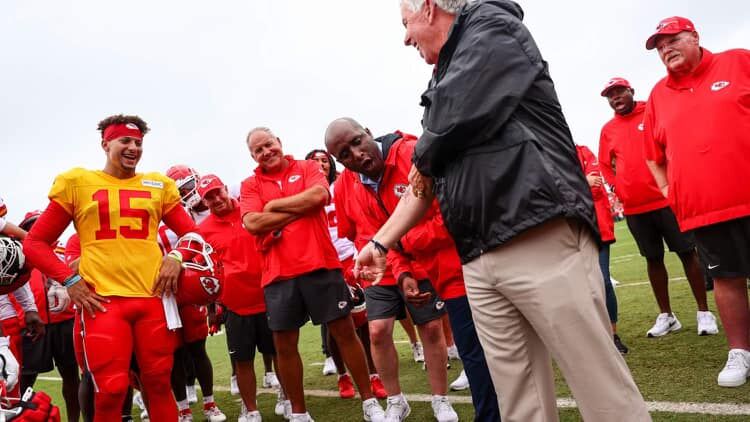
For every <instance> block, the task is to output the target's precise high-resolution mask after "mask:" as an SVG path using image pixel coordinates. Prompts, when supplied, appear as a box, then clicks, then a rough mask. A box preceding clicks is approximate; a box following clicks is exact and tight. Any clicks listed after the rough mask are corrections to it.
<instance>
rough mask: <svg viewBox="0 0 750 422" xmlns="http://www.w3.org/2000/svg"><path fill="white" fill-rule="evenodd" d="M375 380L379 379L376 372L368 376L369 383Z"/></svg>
mask: <svg viewBox="0 0 750 422" xmlns="http://www.w3.org/2000/svg"><path fill="white" fill-rule="evenodd" d="M375 378H380V375H378V373H377V372H375V373H374V374H370V381H372V380H373V379H375Z"/></svg>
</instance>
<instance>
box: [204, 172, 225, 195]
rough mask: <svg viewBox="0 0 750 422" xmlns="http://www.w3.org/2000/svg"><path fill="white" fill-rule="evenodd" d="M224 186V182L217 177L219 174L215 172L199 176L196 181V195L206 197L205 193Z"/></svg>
mask: <svg viewBox="0 0 750 422" xmlns="http://www.w3.org/2000/svg"><path fill="white" fill-rule="evenodd" d="M223 187H224V182H222V181H221V179H219V176H217V175H215V174H207V175H205V176H203V177H201V179H200V181H199V182H198V195H200V197H201V199H203V198H205V197H206V194H207V193H209V192H211V191H212V190H215V189H221V188H223Z"/></svg>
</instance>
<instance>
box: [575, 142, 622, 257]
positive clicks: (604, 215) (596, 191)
mask: <svg viewBox="0 0 750 422" xmlns="http://www.w3.org/2000/svg"><path fill="white" fill-rule="evenodd" d="M576 151H577V152H578V161H580V163H581V168H582V169H583V174H585V175H587V176H588V175H589V174H591V173H595V174H597V175H600V172H599V162H598V161H597V160H596V157H594V153H593V152H591V150H590V149H588V148H586V147H585V146H583V145H576ZM591 196H592V197H593V198H594V211H596V221H597V223H598V224H599V233H600V235H601V237H602V242H605V243H612V242H614V241H615V220H614V219H613V218H612V207H611V205H610V203H609V195H607V190H606V189H605V188H604V185H601V186H599V187H592V188H591Z"/></svg>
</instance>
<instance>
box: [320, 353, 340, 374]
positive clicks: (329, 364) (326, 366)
mask: <svg viewBox="0 0 750 422" xmlns="http://www.w3.org/2000/svg"><path fill="white" fill-rule="evenodd" d="M336 372H337V371H336V363H334V362H333V358H332V357H327V358H326V361H325V363H323V375H333V374H335V373H336Z"/></svg>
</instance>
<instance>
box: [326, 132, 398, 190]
mask: <svg viewBox="0 0 750 422" xmlns="http://www.w3.org/2000/svg"><path fill="white" fill-rule="evenodd" d="M326 149H328V153H330V154H331V155H333V156H334V157H336V159H337V160H338V161H339V162H340V163H341V164H343V165H344V167H346V168H348V169H349V170H351V171H354V172H357V173H362V174H364V175H365V176H367V177H369V178H371V179H377V178H378V177H380V175H381V174H382V172H383V165H384V163H383V154H382V153H381V152H380V148H379V147H378V144H377V143H376V142H375V141H374V140H373V139H372V134H371V133H370V131H369V130H368V129H364V128H361V127H356V126H355V125H353V124H351V123H350V122H348V121H345V120H341V121H336V122H334V123H332V124H331V125H330V126H329V127H328V130H327V131H326Z"/></svg>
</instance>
